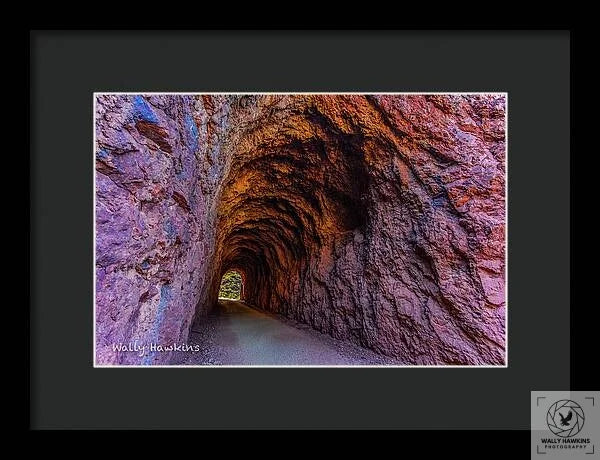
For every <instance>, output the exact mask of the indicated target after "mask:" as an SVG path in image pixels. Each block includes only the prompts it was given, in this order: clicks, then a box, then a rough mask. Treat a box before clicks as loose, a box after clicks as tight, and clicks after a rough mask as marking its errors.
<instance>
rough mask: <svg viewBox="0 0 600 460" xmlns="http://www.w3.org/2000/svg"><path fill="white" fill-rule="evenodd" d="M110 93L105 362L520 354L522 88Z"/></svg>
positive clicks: (344, 363)
mask: <svg viewBox="0 0 600 460" xmlns="http://www.w3.org/2000/svg"><path fill="white" fill-rule="evenodd" d="M90 103H91V104H92V105H93V113H94V117H93V148H92V152H91V155H93V158H94V162H93V164H94V168H93V171H90V174H91V175H93V181H94V210H93V211H94V212H93V219H94V222H93V226H94V234H93V241H94V245H93V246H94V254H93V261H94V267H93V271H94V281H93V282H94V299H93V300H94V301H93V305H90V306H89V308H90V309H92V308H93V318H94V321H93V330H90V334H93V343H94V347H93V348H94V349H93V365H94V367H138V366H140V367H143V366H145V367H173V368H175V367H196V366H198V367H211V368H222V367H384V368H386V367H466V368H471V367H506V366H507V365H508V340H507V323H508V321H507V318H508V314H509V313H508V304H507V295H506V294H507V288H506V286H507V257H506V254H507V245H508V233H509V232H508V222H507V200H506V196H507V173H508V170H507V164H506V161H507V156H508V152H507V135H508V126H507V111H508V94H507V93H505V92H502V93H500V92H486V93H480V92H473V93H469V92H464V93H454V92H446V93H444V92H435V93H434V92H432V93H427V92H423V93H401V92H398V93H359V92H356V93H354V92H349V93H304V92H298V93H275V92H273V93H269V92H266V93H201V92H199V93H176V92H162V93H157V92H139V93H136V92H126V93H124V92H119V93H116V92H115V93H113V92H95V93H94V94H93V100H92V101H90ZM88 142H89V141H88ZM82 307H83V308H87V307H86V306H82Z"/></svg>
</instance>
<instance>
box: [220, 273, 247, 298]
mask: <svg viewBox="0 0 600 460" xmlns="http://www.w3.org/2000/svg"><path fill="white" fill-rule="evenodd" d="M244 297H245V295H244V277H243V276H242V274H241V273H240V272H239V271H237V270H229V271H227V272H225V274H224V275H223V277H222V278H221V286H220V287H219V299H226V300H244Z"/></svg>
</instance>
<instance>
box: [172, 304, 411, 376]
mask: <svg viewBox="0 0 600 460" xmlns="http://www.w3.org/2000/svg"><path fill="white" fill-rule="evenodd" d="M188 343H189V344H190V345H199V348H200V352H197V353H191V352H178V353H176V355H175V356H174V357H173V359H172V364H189V365H197V364H208V365H221V364H224V365H311V364H312V365H378V364H379V365H381V364H401V363H399V362H396V361H394V360H392V359H390V358H386V357H384V356H381V355H378V354H377V353H374V352H372V351H371V350H367V349H365V348H362V347H359V346H357V345H354V344H351V343H348V342H345V341H340V340H336V339H333V338H332V337H330V336H328V335H325V334H321V333H319V332H317V331H314V330H313V329H311V328H309V327H307V326H305V325H302V324H298V323H295V322H293V321H290V320H287V319H285V320H284V319H283V318H280V317H278V316H275V315H271V314H268V313H264V312H261V311H258V310H255V309H253V308H250V307H248V306H247V305H246V304H244V303H243V302H236V301H229V300H220V301H219V308H218V310H217V312H216V313H215V314H213V315H211V316H209V317H207V318H206V321H205V322H204V323H203V324H202V327H201V328H200V329H198V330H195V331H192V333H191V334H190V338H189V340H188Z"/></svg>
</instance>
